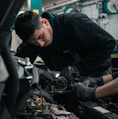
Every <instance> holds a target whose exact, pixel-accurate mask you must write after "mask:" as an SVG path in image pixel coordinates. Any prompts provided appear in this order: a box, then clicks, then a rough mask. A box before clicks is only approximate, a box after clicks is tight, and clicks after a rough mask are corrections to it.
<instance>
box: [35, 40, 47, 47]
mask: <svg viewBox="0 0 118 119" xmlns="http://www.w3.org/2000/svg"><path fill="white" fill-rule="evenodd" d="M37 43H38V44H39V45H40V47H44V44H45V41H43V40H38V42H37Z"/></svg>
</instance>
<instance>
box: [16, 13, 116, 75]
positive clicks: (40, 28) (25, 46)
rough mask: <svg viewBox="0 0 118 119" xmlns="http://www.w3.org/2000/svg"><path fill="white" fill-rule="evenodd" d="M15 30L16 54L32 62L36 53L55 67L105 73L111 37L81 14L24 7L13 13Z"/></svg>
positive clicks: (108, 59)
mask: <svg viewBox="0 0 118 119" xmlns="http://www.w3.org/2000/svg"><path fill="white" fill-rule="evenodd" d="M15 31H16V34H17V35H18V36H19V37H20V38H21V39H22V41H23V43H22V44H21V45H20V46H19V47H18V49H17V53H16V55H17V56H20V57H29V58H30V60H31V62H34V60H35V58H36V57H37V56H38V55H39V56H40V57H41V58H42V60H43V61H44V62H45V64H46V65H47V66H48V68H49V69H51V70H55V71H61V70H63V69H64V68H65V67H67V66H68V65H76V66H77V67H78V69H79V72H80V75H83V76H102V75H105V74H108V73H109V67H110V66H111V57H110V55H111V53H112V51H113V49H114V46H115V40H114V38H113V37H112V36H111V35H110V34H109V33H107V32H106V31H105V30H103V29H102V28H101V27H99V26H98V25H97V24H96V23H94V22H92V20H90V19H89V18H88V17H87V16H86V15H84V14H80V13H68V14H61V15H54V14H51V13H49V12H44V13H43V14H42V15H41V16H39V15H38V14H36V13H33V12H32V11H26V12H25V13H22V14H20V15H18V16H17V18H16V20H15Z"/></svg>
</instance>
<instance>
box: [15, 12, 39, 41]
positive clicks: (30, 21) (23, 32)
mask: <svg viewBox="0 0 118 119" xmlns="http://www.w3.org/2000/svg"><path fill="white" fill-rule="evenodd" d="M40 27H41V22H40V16H39V15H38V14H36V13H34V12H32V11H26V12H24V13H21V14H19V15H18V16H17V17H16V20H15V31H16V34H17V35H18V36H19V37H20V38H21V39H22V40H23V41H24V42H26V41H27V40H28V39H29V37H30V36H31V35H33V33H34V31H35V29H37V28H40Z"/></svg>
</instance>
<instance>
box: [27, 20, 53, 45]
mask: <svg viewBox="0 0 118 119" xmlns="http://www.w3.org/2000/svg"><path fill="white" fill-rule="evenodd" d="M42 24H43V27H41V28H40V29H36V30H35V32H34V34H33V35H32V36H31V37H30V38H29V40H28V41H29V43H31V44H34V45H38V46H40V47H46V46H48V45H50V44H51V43H52V41H53V30H52V27H51V25H50V23H49V22H48V20H46V19H45V18H42Z"/></svg>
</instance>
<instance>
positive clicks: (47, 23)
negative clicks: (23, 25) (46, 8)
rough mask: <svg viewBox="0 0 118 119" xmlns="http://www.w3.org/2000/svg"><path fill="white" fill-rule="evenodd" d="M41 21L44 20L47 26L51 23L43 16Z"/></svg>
mask: <svg viewBox="0 0 118 119" xmlns="http://www.w3.org/2000/svg"><path fill="white" fill-rule="evenodd" d="M41 22H42V24H44V25H46V26H48V25H49V24H50V23H49V21H48V20H47V19H46V18H42V19H41Z"/></svg>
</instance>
